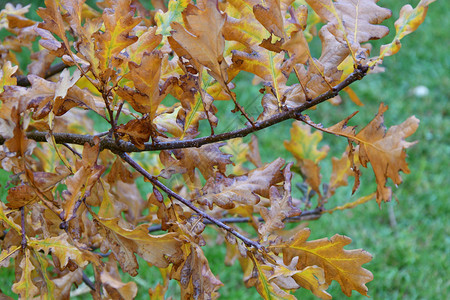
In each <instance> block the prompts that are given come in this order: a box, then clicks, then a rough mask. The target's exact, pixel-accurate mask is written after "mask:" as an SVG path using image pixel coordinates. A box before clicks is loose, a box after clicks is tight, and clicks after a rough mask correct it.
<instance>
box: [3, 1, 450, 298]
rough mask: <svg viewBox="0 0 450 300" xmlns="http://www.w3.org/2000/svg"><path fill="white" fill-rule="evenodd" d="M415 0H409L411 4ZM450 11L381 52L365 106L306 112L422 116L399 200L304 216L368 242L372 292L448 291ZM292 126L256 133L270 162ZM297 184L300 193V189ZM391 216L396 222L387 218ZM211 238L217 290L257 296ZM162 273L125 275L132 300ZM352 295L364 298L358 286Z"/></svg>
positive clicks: (339, 144) (363, 118)
mask: <svg viewBox="0 0 450 300" xmlns="http://www.w3.org/2000/svg"><path fill="white" fill-rule="evenodd" d="M380 2H381V5H383V6H388V7H390V8H391V9H392V10H393V13H394V16H393V18H392V20H390V21H389V22H388V23H389V24H391V25H392V23H393V21H394V20H395V19H396V18H397V16H398V12H399V10H400V7H401V6H402V5H403V4H404V3H406V2H407V1H403V0H402V1H393V0H391V1H380ZM417 2H418V1H413V4H414V5H416V4H417ZM448 11H450V4H449V2H448V1H445V0H444V1H437V2H436V3H433V4H432V5H431V7H430V9H429V11H428V17H427V19H426V20H425V23H424V24H422V26H421V27H420V28H419V30H418V31H417V32H415V33H413V34H412V35H411V36H408V37H406V38H405V39H404V40H403V41H402V44H403V47H402V49H401V50H400V53H398V54H397V55H395V56H393V57H389V58H386V60H385V64H384V66H385V67H386V72H385V73H381V74H374V75H370V76H368V77H366V78H365V79H364V80H363V81H361V82H358V83H356V84H355V85H353V86H352V87H353V88H354V89H355V91H356V92H357V94H358V95H359V97H360V99H361V100H362V101H363V102H364V103H365V106H364V107H362V108H357V107H356V106H355V105H353V104H352V103H351V102H350V101H349V100H348V99H345V96H344V100H345V103H344V104H343V105H341V106H339V107H333V106H331V105H330V104H329V103H324V104H322V105H321V106H320V109H318V110H316V111H312V112H311V113H310V115H311V117H312V118H313V120H314V121H316V122H322V123H323V124H324V125H325V126H329V125H332V124H334V123H335V122H337V121H339V120H341V119H343V118H344V117H346V116H347V115H349V114H350V113H351V112H353V111H354V110H357V109H360V110H361V112H360V113H359V114H358V115H357V116H356V117H355V118H354V120H353V124H361V125H360V128H362V127H363V125H364V124H367V122H369V121H370V119H371V118H373V116H374V115H375V113H376V112H377V109H378V105H379V103H380V102H384V103H386V104H387V105H389V107H390V109H389V110H388V111H387V112H386V114H385V120H386V126H391V125H396V124H399V123H401V122H403V121H404V120H405V119H407V118H408V117H409V116H411V115H416V117H418V118H419V119H420V120H421V123H420V127H419V129H418V130H417V132H416V133H415V134H414V135H413V136H412V137H411V138H410V139H409V140H418V141H419V143H418V144H417V145H416V146H414V147H413V148H411V149H409V150H408V151H407V153H408V158H407V161H408V163H409V167H410V169H411V173H410V174H404V175H403V176H402V177H403V179H404V183H403V184H402V185H400V186H399V187H398V188H395V187H394V188H393V191H394V198H395V199H396V201H393V202H392V203H387V204H383V205H382V206H381V209H379V208H378V205H377V204H376V203H375V202H370V203H367V204H366V205H363V206H359V207H357V208H355V209H353V210H347V211H342V212H336V213H334V214H333V215H324V216H323V217H322V218H321V219H320V220H318V221H315V222H310V223H309V227H310V228H311V230H312V236H311V238H321V237H331V236H332V235H334V234H335V233H339V234H344V235H347V236H349V237H351V238H352V239H353V243H352V244H351V245H350V247H348V248H352V249H353V248H364V249H365V250H367V251H369V252H370V253H372V254H373V256H374V258H373V260H372V262H370V263H369V264H367V265H365V267H366V268H368V269H369V270H370V271H372V272H373V274H374V280H373V281H372V282H370V283H369V284H368V288H369V295H370V296H371V297H372V298H373V299H442V298H445V297H446V296H445V295H447V294H448V293H449V292H450V285H449V283H450V280H449V276H448V270H449V269H450V266H449V262H448V261H449V249H450V239H449V228H450V226H449V225H450V224H449V222H448V216H449V213H450V207H449V205H448V200H447V199H448V198H447V197H448V196H447V191H448V187H447V185H448V184H449V183H450V182H449V180H448V171H447V169H448V167H449V166H450V146H449V144H450V143H449V142H450V119H449V116H448V115H449V111H448V100H449V96H450V80H449V77H448V70H449V67H450V59H449V57H448V54H447V52H448V50H447V49H448V48H449V46H450V43H449V38H448V28H450V22H449V19H448V16H447V12H448ZM392 36H393V33H391V34H390V35H389V36H388V37H387V38H385V39H384V40H383V41H384V42H387V41H390V40H391V38H392ZM376 45H380V43H379V42H377V43H376ZM374 49H376V47H374ZM243 77H244V78H243V79H242V82H239V83H238V84H237V85H238V87H237V94H238V99H239V101H240V102H241V103H242V104H243V105H244V106H245V107H246V110H247V111H249V112H250V113H251V114H252V115H257V114H258V112H259V111H260V108H259V106H260V98H261V97H260V96H258V87H255V88H248V79H249V78H250V79H251V76H243ZM419 85H423V86H426V87H427V88H428V89H429V91H430V93H429V94H428V95H427V96H425V97H417V96H415V95H414V94H413V92H412V90H413V88H414V87H417V86H419ZM218 105H219V106H220V108H221V109H222V108H227V109H228V110H230V109H232V106H231V104H230V103H225V102H224V103H220V104H218ZM242 124H243V121H242V119H241V118H238V117H236V116H234V115H230V116H228V117H227V119H226V121H224V120H223V119H222V120H221V121H219V128H218V130H217V131H218V132H221V131H223V130H229V129H234V128H237V127H238V126H241V125H242ZM289 128H290V122H285V123H282V124H279V125H278V126H276V127H273V128H270V129H266V130H263V131H261V132H259V133H258V134H257V136H258V138H259V142H260V150H261V155H262V159H263V161H265V162H269V161H272V160H273V159H275V158H276V157H277V156H281V157H283V158H285V159H286V160H292V157H291V156H290V155H289V154H288V153H287V151H286V150H285V149H284V147H283V145H282V141H283V140H287V139H289ZM322 144H331V145H333V149H335V153H339V151H341V152H342V151H343V150H344V149H345V147H346V141H345V140H344V139H341V138H338V137H335V136H324V141H323V142H322ZM329 169H330V165H329V163H327V162H325V163H324V165H323V166H322V170H323V176H324V178H323V180H324V181H326V180H327V178H328V176H329V175H327V174H329V172H327V171H329ZM363 171H365V172H364V174H363V175H364V176H363V182H362V186H361V189H360V191H359V192H358V194H357V195H355V196H353V197H352V196H351V195H350V190H349V189H346V190H345V191H344V190H343V191H340V192H338V193H337V194H336V196H335V197H334V198H332V199H330V202H329V204H328V205H329V206H330V207H331V206H334V205H335V204H337V203H343V202H348V201H351V200H352V199H356V198H357V196H358V195H359V196H360V195H365V194H368V193H370V192H372V191H373V190H374V189H375V185H374V180H373V175H371V171H370V170H363ZM0 176H1V177H5V176H6V174H3V173H0ZM295 180H297V181H298V180H299V178H296V179H295ZM2 182H5V181H4V180H2ZM295 193H297V194H295V195H298V192H295ZM4 197H5V194H4V193H3V191H2V199H4ZM394 215H395V220H396V226H392V224H391V222H390V219H393V217H392V216H394ZM206 234H207V235H208V236H211V237H214V236H215V230H214V229H213V228H209V229H208V230H207V231H206ZM207 240H208V241H211V243H210V244H209V245H207V246H206V247H204V251H205V254H206V256H207V258H208V260H209V262H210V266H211V269H212V271H213V273H214V274H216V275H217V276H218V277H219V278H220V279H221V280H222V282H224V283H225V286H224V287H222V288H221V289H220V290H219V291H220V294H221V299H239V298H240V297H242V296H245V297H247V298H248V299H258V298H259V297H258V294H257V293H256V290H255V289H246V288H245V287H244V284H243V282H242V272H241V270H240V267H239V264H238V263H235V264H234V265H232V266H227V267H225V266H224V263H223V261H224V256H225V248H224V247H217V246H215V245H214V244H213V241H214V240H213V238H211V239H207ZM0 276H1V277H2V278H3V279H2V280H0V288H1V289H2V290H3V291H4V292H5V291H7V290H9V288H10V286H11V282H12V280H13V275H12V273H11V272H10V271H9V270H8V269H5V268H1V269H0ZM6 278H9V280H6ZM159 278H160V277H159V273H158V271H157V270H155V268H148V267H146V264H145V263H143V264H141V269H140V274H139V275H138V277H137V278H135V279H133V278H128V279H129V280H135V281H136V282H137V284H138V286H139V297H138V299H147V298H148V294H147V290H148V288H149V287H152V286H154V285H155V284H156V282H158V280H160V279H159ZM172 288H173V291H172V292H171V293H172V294H173V295H174V296H175V298H177V295H179V292H177V287H176V284H172V285H171V290H172ZM329 292H330V293H331V294H332V295H333V296H334V298H335V299H344V298H345V296H344V295H343V293H342V292H341V291H340V287H339V286H338V285H337V284H333V285H332V286H331V288H330V290H329ZM295 295H296V296H298V298H301V299H315V298H314V297H313V296H312V295H311V293H309V292H308V291H306V290H300V291H297V292H296V293H295ZM351 298H352V299H363V298H365V297H363V296H361V295H359V294H357V293H356V294H354V295H353V296H352V297H351Z"/></svg>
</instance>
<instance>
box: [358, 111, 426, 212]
mask: <svg viewBox="0 0 450 300" xmlns="http://www.w3.org/2000/svg"><path fill="white" fill-rule="evenodd" d="M387 109H388V107H387V106H385V105H384V104H380V107H379V109H378V113H377V115H376V116H375V118H374V119H373V120H372V121H371V122H370V123H369V124H368V125H367V126H366V127H364V128H363V129H362V130H361V131H360V132H359V133H358V134H357V135H356V140H357V141H358V142H359V149H358V150H359V151H358V156H359V161H360V162H361V164H362V166H363V167H367V163H368V162H370V164H371V165H372V169H373V172H374V173H375V177H376V181H377V202H378V204H380V203H381V201H382V200H383V201H385V202H386V201H390V200H391V193H392V191H391V189H390V188H388V187H386V181H387V178H391V179H392V181H393V182H394V184H400V183H402V178H401V177H400V175H399V172H400V171H402V172H404V173H409V172H410V171H409V168H408V164H407V163H406V160H405V159H406V152H405V149H406V148H409V147H411V146H413V145H415V144H416V143H417V142H412V143H411V142H407V141H405V138H407V137H409V136H410V135H412V134H413V133H414V132H415V131H416V130H417V128H418V127H419V122H420V121H419V119H417V118H416V117H415V116H412V117H409V118H408V119H407V120H406V121H404V122H403V123H401V124H400V125H397V126H392V127H390V128H389V129H388V130H387V132H386V129H385V127H384V125H383V123H384V117H383V114H384V112H385V111H386V110H387Z"/></svg>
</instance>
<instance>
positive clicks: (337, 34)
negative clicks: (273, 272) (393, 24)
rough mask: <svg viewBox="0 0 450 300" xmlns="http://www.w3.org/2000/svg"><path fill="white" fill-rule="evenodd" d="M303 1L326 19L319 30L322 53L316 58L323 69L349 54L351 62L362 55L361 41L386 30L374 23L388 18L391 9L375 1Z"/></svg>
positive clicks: (379, 35)
mask: <svg viewBox="0 0 450 300" xmlns="http://www.w3.org/2000/svg"><path fill="white" fill-rule="evenodd" d="M306 2H307V3H308V4H309V5H310V6H311V8H312V9H314V11H315V12H316V13H317V14H318V15H319V16H320V17H321V18H322V19H324V20H326V21H328V23H327V24H326V26H324V27H322V29H321V30H320V38H321V40H322V55H321V57H320V59H319V60H320V61H321V62H322V63H324V64H325V68H326V69H331V68H332V66H334V67H337V66H338V65H339V64H340V63H341V62H342V61H343V60H344V59H345V58H346V57H347V55H348V54H350V53H351V55H352V57H353V60H354V61H355V62H358V61H360V60H361V59H362V58H366V55H365V49H363V48H361V46H360V45H361V43H364V42H367V41H368V40H372V39H380V38H382V37H384V36H386V35H387V34H388V33H389V29H388V28H387V27H384V26H381V25H378V24H380V23H381V22H382V21H383V20H385V19H387V18H390V17H391V11H390V10H389V9H386V8H382V7H380V6H378V5H377V4H376V2H377V1H376V0H362V1H357V2H355V1H351V0H340V1H336V2H334V1H331V0H319V1H312V0H306ZM328 35H332V36H333V38H331V37H329V36H328Z"/></svg>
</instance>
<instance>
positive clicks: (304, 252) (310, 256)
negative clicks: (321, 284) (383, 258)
mask: <svg viewBox="0 0 450 300" xmlns="http://www.w3.org/2000/svg"><path fill="white" fill-rule="evenodd" d="M310 233H311V231H310V230H309V229H308V228H305V229H303V230H301V231H299V232H298V233H296V234H295V236H293V237H292V238H291V239H290V241H289V242H287V243H286V244H284V245H277V246H276V247H277V248H279V249H280V250H281V251H282V252H283V261H284V263H285V264H290V263H291V261H292V260H293V259H294V258H295V257H298V262H297V269H299V270H302V269H304V268H306V267H308V266H318V267H320V268H322V269H323V270H324V272H325V283H326V284H327V285H330V284H331V281H333V280H336V281H337V282H338V283H339V284H340V285H341V289H342V291H343V292H344V294H345V295H347V296H349V297H350V296H351V294H352V291H353V290H355V291H357V292H359V293H360V294H362V295H365V296H367V287H366V285H365V284H366V283H367V282H369V281H371V280H372V279H373V275H372V273H371V272H370V271H368V270H367V269H364V268H363V267H362V265H363V264H365V263H368V262H369V261H371V260H372V256H371V255H370V254H369V253H368V252H366V251H364V250H362V249H356V250H345V249H344V246H346V245H348V244H350V243H351V241H352V240H351V239H350V238H349V237H346V236H343V235H338V234H336V235H334V236H333V237H332V238H331V239H327V238H323V239H319V240H313V241H307V239H308V237H309V235H310Z"/></svg>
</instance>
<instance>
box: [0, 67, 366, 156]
mask: <svg viewBox="0 0 450 300" xmlns="http://www.w3.org/2000/svg"><path fill="white" fill-rule="evenodd" d="M368 70H369V67H368V66H360V67H359V68H357V69H355V70H354V71H353V73H351V74H350V75H349V76H348V77H347V78H346V79H345V80H344V81H342V82H341V83H339V84H338V85H336V86H335V87H334V88H333V89H332V90H329V91H327V92H326V93H324V94H322V95H320V96H318V97H316V98H314V99H312V100H311V101H308V102H306V103H303V104H302V105H300V106H298V107H295V108H291V109H289V110H286V111H284V112H282V113H279V114H276V115H274V116H272V117H270V118H268V119H266V120H263V121H259V122H256V123H253V125H249V126H246V127H244V128H241V129H237V130H233V131H229V132H225V133H221V134H217V135H211V136H207V137H200V138H195V139H188V140H175V141H168V142H157V143H156V142H155V143H154V144H152V143H145V148H144V149H143V150H141V149H138V148H136V146H134V145H133V144H132V143H129V142H125V141H119V142H116V141H115V140H114V139H113V138H110V137H104V138H102V139H101V142H100V149H102V150H103V149H109V150H111V151H113V152H118V153H119V152H128V153H130V152H142V151H159V150H168V149H180V148H192V147H201V146H203V145H206V144H212V143H216V142H221V141H226V140H230V139H234V138H238V137H244V136H247V135H248V134H250V133H254V132H257V131H260V130H262V129H264V128H267V127H270V126H272V125H275V124H278V123H280V122H283V121H286V120H289V119H297V118H298V117H299V116H300V115H301V113H302V112H303V111H305V110H307V109H308V108H311V107H313V106H315V105H317V104H320V103H322V102H324V101H326V100H328V99H331V98H333V97H336V96H337V95H338V94H339V92H340V91H341V90H342V89H344V88H345V87H347V86H349V85H350V84H352V83H353V82H355V81H357V80H360V79H362V78H363V77H364V76H366V75H367V71H368ZM46 134H48V132H41V131H32V132H27V138H29V139H32V140H35V141H36V142H46V138H45V135H46ZM53 136H54V137H55V141H56V143H57V144H64V143H69V144H78V145H84V144H85V143H89V144H91V145H93V144H94V135H80V134H71V133H53ZM5 140H6V139H5V138H4V137H3V136H0V144H3V143H4V142H5Z"/></svg>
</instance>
